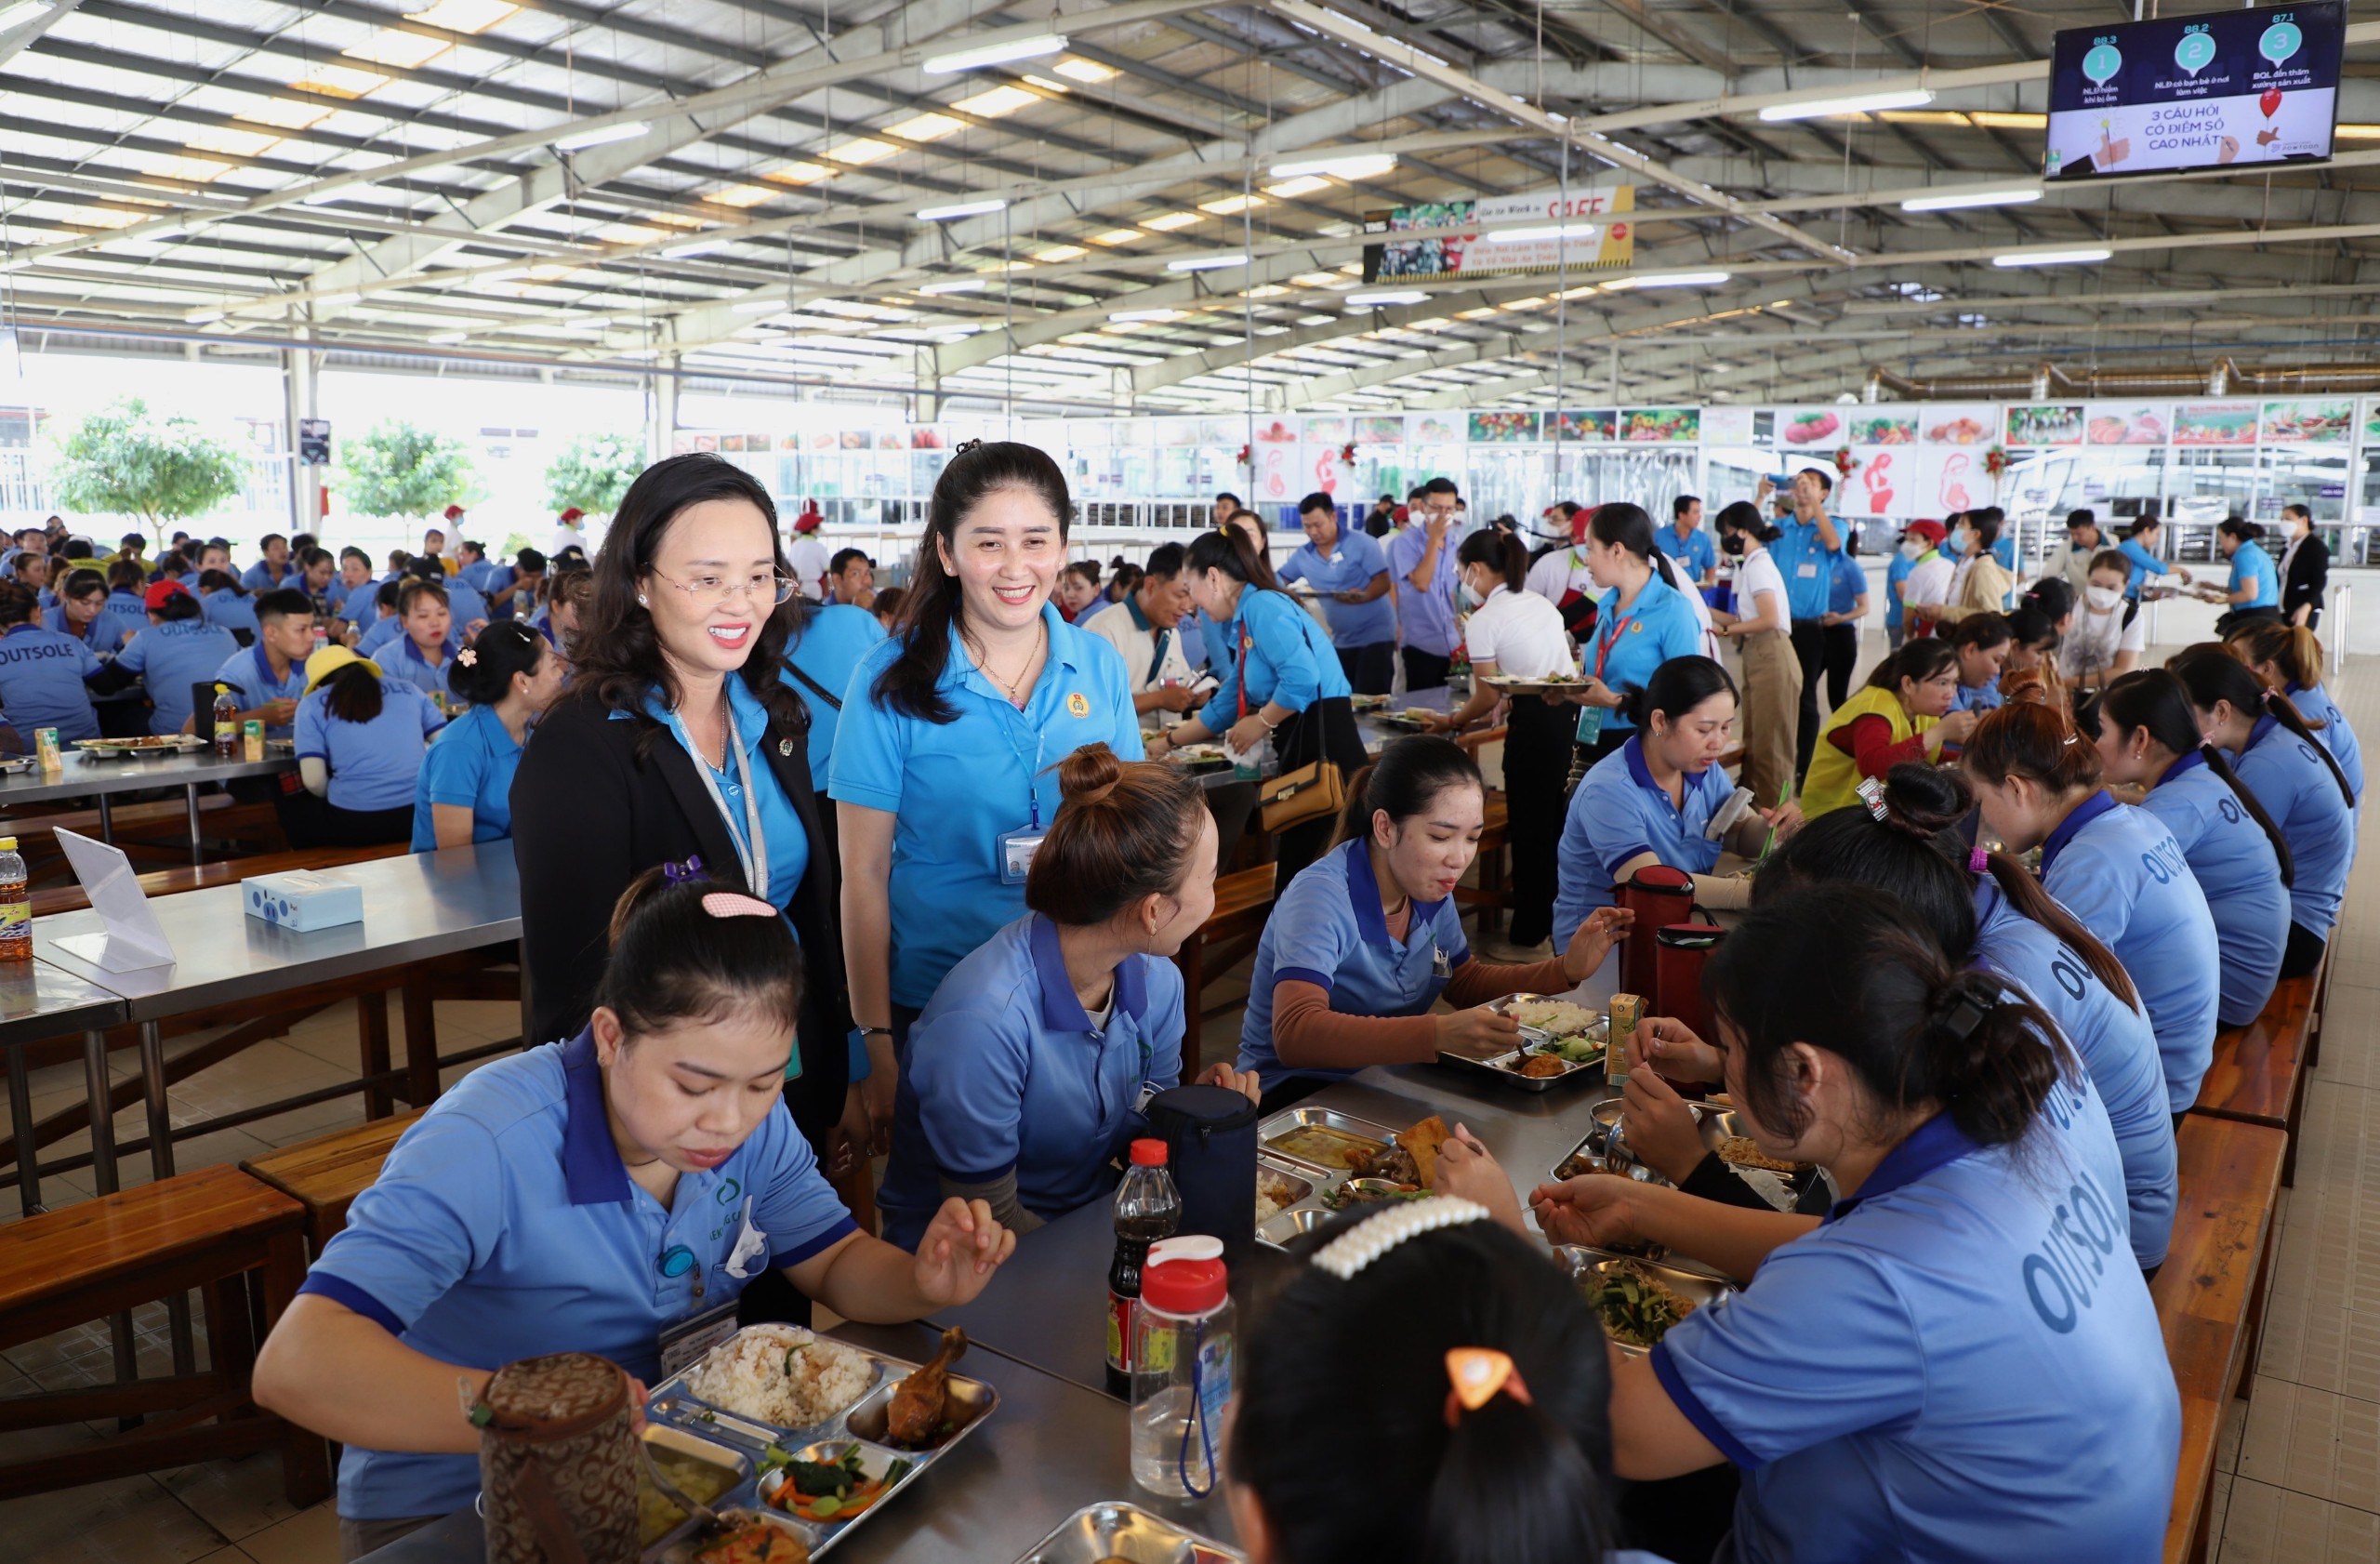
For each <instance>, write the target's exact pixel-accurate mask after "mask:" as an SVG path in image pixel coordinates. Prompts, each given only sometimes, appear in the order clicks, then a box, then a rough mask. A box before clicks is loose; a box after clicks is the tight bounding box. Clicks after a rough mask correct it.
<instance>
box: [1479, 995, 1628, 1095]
mask: <svg viewBox="0 0 2380 1564" xmlns="http://www.w3.org/2000/svg"><path fill="white" fill-rule="evenodd" d="M1554 997H1555V996H1554V995H1550V994H1507V995H1505V996H1504V997H1503V998H1502V999H1501V1000H1496V1001H1492V1002H1490V1003H1489V1005H1488V1009H1490V1010H1492V1011H1494V1012H1496V1013H1497V1014H1500V1015H1509V1014H1512V1009H1513V1006H1514V1005H1516V1004H1527V1003H1528V1002H1530V1001H1535V1000H1544V999H1552V998H1554ZM1580 1008H1581V1009H1584V1010H1590V1011H1592V1009H1593V1007H1592V1006H1585V1005H1582V1006H1580ZM1610 1034H1611V1018H1610V1017H1609V1016H1608V1015H1599V1016H1597V1017H1596V1018H1595V1019H1594V1021H1593V1023H1591V1024H1590V1025H1589V1026H1588V1027H1587V1029H1586V1030H1585V1031H1584V1032H1578V1033H1562V1034H1559V1035H1556V1034H1555V1033H1553V1032H1549V1031H1547V1030H1545V1029H1544V1028H1543V1027H1522V1028H1521V1038H1522V1043H1521V1046H1520V1047H1518V1048H1515V1049H1514V1050H1513V1051H1512V1052H1511V1053H1509V1054H1492V1055H1490V1056H1489V1057H1488V1058H1485V1059H1475V1058H1473V1057H1472V1056H1471V1055H1469V1054H1454V1053H1449V1052H1448V1051H1447V1050H1445V1049H1440V1050H1439V1051H1438V1063H1440V1064H1442V1065H1444V1066H1446V1067H1448V1068H1449V1069H1456V1070H1461V1071H1463V1072H1464V1073H1466V1074H1471V1075H1485V1076H1489V1077H1492V1078H1493V1079H1495V1080H1497V1081H1498V1082H1500V1083H1501V1084H1502V1085H1504V1086H1508V1087H1510V1088H1512V1089H1513V1090H1514V1091H1516V1092H1551V1091H1552V1090H1554V1088H1555V1087H1556V1086H1561V1085H1565V1084H1567V1083H1568V1082H1570V1081H1574V1080H1578V1079H1579V1078H1580V1076H1582V1075H1592V1076H1593V1077H1594V1078H1595V1079H1596V1080H1602V1079H1603V1067H1604V1055H1603V1054H1596V1055H1595V1056H1594V1057H1593V1058H1591V1059H1579V1060H1564V1061H1563V1063H1564V1064H1565V1065H1566V1066H1567V1068H1565V1069H1564V1070H1563V1072H1562V1073H1561V1074H1560V1075H1545V1076H1527V1075H1523V1074H1521V1073H1520V1067H1521V1063H1522V1061H1523V1060H1525V1059H1527V1057H1528V1056H1529V1055H1530V1054H1544V1053H1548V1052H1551V1051H1552V1050H1553V1049H1554V1047H1556V1046H1557V1045H1558V1044H1559V1043H1560V1042H1561V1041H1562V1040H1563V1039H1564V1038H1567V1037H1573V1036H1576V1037H1588V1038H1594V1039H1597V1040H1607V1039H1608V1038H1609V1036H1610Z"/></svg>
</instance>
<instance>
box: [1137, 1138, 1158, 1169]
mask: <svg viewBox="0 0 2380 1564" xmlns="http://www.w3.org/2000/svg"><path fill="white" fill-rule="evenodd" d="M1132 1166H1134V1167H1136V1168H1161V1167H1163V1166H1165V1142H1163V1141H1161V1140H1153V1139H1143V1140H1136V1141H1134V1142H1133V1143H1132Z"/></svg>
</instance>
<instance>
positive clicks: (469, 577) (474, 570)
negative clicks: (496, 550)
mask: <svg viewBox="0 0 2380 1564" xmlns="http://www.w3.org/2000/svg"><path fill="white" fill-rule="evenodd" d="M495 569H496V562H495V561H494V560H473V561H472V562H471V563H469V564H467V565H464V566H463V567H462V568H461V569H459V570H457V571H456V572H455V578H454V579H455V581H460V582H461V583H463V585H465V586H467V587H469V588H470V589H471V590H473V591H475V592H477V593H479V594H480V595H481V596H482V597H485V596H486V595H487V592H488V585H487V579H488V577H489V575H490V574H491V573H492V572H493V571H495ZM447 585H448V586H450V587H451V586H452V585H454V581H450V582H448V583H447Z"/></svg>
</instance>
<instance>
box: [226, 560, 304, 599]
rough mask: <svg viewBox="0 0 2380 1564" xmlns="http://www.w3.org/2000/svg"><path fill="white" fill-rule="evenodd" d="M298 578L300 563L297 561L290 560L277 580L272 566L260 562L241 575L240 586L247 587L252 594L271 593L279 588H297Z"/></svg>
mask: <svg viewBox="0 0 2380 1564" xmlns="http://www.w3.org/2000/svg"><path fill="white" fill-rule="evenodd" d="M297 577H298V562H297V561H296V560H290V561H288V562H286V563H284V564H283V565H282V567H281V575H280V577H278V578H277V579H276V578H275V577H274V576H273V574H272V566H271V565H270V564H267V563H265V562H264V561H262V560H258V561H257V563H254V564H252V565H250V566H248V568H247V569H246V570H245V571H243V572H242V573H241V575H240V585H241V586H243V587H245V588H246V589H247V590H249V591H250V592H269V591H271V590H273V589H275V588H277V587H294V586H296V585H297V584H298V580H297Z"/></svg>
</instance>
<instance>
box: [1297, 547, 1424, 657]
mask: <svg viewBox="0 0 2380 1564" xmlns="http://www.w3.org/2000/svg"><path fill="white" fill-rule="evenodd" d="M1415 563H1420V561H1419V559H1418V557H1417V558H1416V561H1415ZM1408 568H1409V567H1408ZM1387 569H1388V556H1387V554H1385V553H1384V552H1382V550H1381V546H1380V540H1379V539H1378V538H1375V537H1372V536H1371V535H1370V534H1369V533H1362V532H1343V531H1342V532H1341V533H1340V534H1339V544H1338V549H1337V551H1336V552H1334V553H1332V554H1331V555H1330V556H1329V558H1327V559H1326V558H1324V557H1323V553H1322V550H1319V549H1317V548H1316V547H1315V546H1314V545H1313V544H1312V543H1311V542H1308V543H1302V544H1300V545H1299V546H1298V550H1297V552H1295V553H1293V554H1291V555H1290V556H1289V563H1286V564H1284V565H1282V566H1281V569H1280V572H1279V575H1280V578H1281V584H1282V585H1283V586H1287V585H1289V583H1290V582H1292V581H1303V582H1305V583H1306V584H1307V585H1309V586H1311V587H1312V588H1313V589H1314V590H1316V591H1318V592H1321V593H1324V594H1326V595H1325V596H1324V597H1323V600H1322V616H1323V617H1324V618H1325V619H1328V620H1329V622H1330V644H1332V645H1333V646H1341V647H1350V648H1352V647H1356V646H1376V645H1378V644H1380V643H1382V642H1383V641H1394V640H1395V639H1396V607H1395V604H1394V603H1391V602H1390V601H1389V594H1388V593H1385V592H1383V593H1382V594H1381V595H1380V596H1379V597H1376V598H1374V599H1372V601H1371V602H1369V603H1340V602H1337V601H1335V600H1334V599H1332V598H1331V597H1329V595H1328V594H1329V593H1331V592H1359V591H1362V590H1364V589H1365V588H1367V587H1369V586H1370V585H1371V584H1372V582H1373V580H1374V579H1375V578H1376V577H1379V576H1381V575H1382V573H1383V572H1385V571H1386V570H1387Z"/></svg>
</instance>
